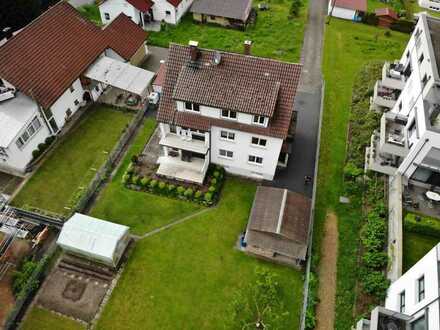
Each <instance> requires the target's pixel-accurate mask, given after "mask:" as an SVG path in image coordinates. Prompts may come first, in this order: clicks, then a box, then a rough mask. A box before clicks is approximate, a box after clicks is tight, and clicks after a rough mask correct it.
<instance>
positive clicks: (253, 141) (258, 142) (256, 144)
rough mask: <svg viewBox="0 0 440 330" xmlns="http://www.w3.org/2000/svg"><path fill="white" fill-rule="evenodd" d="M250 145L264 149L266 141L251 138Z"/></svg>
mask: <svg viewBox="0 0 440 330" xmlns="http://www.w3.org/2000/svg"><path fill="white" fill-rule="evenodd" d="M252 144H253V145H255V146H260V147H265V146H266V144H267V140H266V139H262V138H259V137H255V136H253V137H252Z"/></svg>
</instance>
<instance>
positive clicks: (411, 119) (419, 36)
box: [366, 14, 440, 189]
mask: <svg viewBox="0 0 440 330" xmlns="http://www.w3.org/2000/svg"><path fill="white" fill-rule="evenodd" d="M439 67H440V20H439V19H435V18H432V17H429V16H427V15H426V14H421V15H420V17H419V20H418V22H417V25H416V27H415V29H414V32H413V34H412V36H411V39H410V41H409V42H408V45H407V47H406V49H405V51H404V53H403V55H402V57H401V58H400V60H398V61H396V62H395V63H386V64H385V65H384V67H383V72H382V80H380V81H378V82H377V84H376V86H375V88H374V96H373V99H372V105H373V107H374V108H375V110H380V111H383V115H382V118H381V123H380V127H379V128H378V129H377V130H376V131H375V132H374V134H373V135H372V137H371V145H370V147H369V148H367V152H366V168H367V169H371V170H374V171H377V172H381V173H384V174H388V175H394V174H400V175H401V176H402V179H403V184H404V185H409V184H412V185H415V186H420V187H423V188H425V187H426V188H428V189H430V188H432V187H433V186H434V187H437V186H440V75H439Z"/></svg>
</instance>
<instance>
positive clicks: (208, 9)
mask: <svg viewBox="0 0 440 330" xmlns="http://www.w3.org/2000/svg"><path fill="white" fill-rule="evenodd" d="M251 8H252V0H223V1H218V0H195V1H194V3H193V5H192V6H191V12H193V13H197V14H205V15H213V16H221V17H227V18H233V19H239V20H242V21H246V20H247V18H248V16H249V13H250V10H251Z"/></svg>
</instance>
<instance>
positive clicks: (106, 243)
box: [57, 213, 130, 268]
mask: <svg viewBox="0 0 440 330" xmlns="http://www.w3.org/2000/svg"><path fill="white" fill-rule="evenodd" d="M129 242H130V233H129V228H128V227H127V226H123V225H120V224H117V223H113V222H109V221H104V220H101V219H97V218H92V217H90V216H88V215H84V214H81V213H75V214H74V215H73V216H72V217H71V218H70V219H69V220H67V221H66V222H65V223H64V224H63V228H62V229H61V232H60V235H59V237H58V239H57V245H58V246H60V247H61V248H62V249H63V250H64V251H65V252H67V253H69V254H72V255H76V256H79V257H81V258H84V259H87V260H91V261H94V262H97V263H101V264H104V265H107V266H110V267H113V268H116V267H117V266H118V264H119V262H120V260H121V257H122V255H123V254H124V252H125V250H126V249H127V246H128V244H129Z"/></svg>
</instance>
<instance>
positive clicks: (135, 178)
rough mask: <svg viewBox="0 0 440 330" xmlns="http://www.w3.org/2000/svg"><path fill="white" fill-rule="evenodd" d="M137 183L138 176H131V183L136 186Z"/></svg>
mask: <svg viewBox="0 0 440 330" xmlns="http://www.w3.org/2000/svg"><path fill="white" fill-rule="evenodd" d="M138 182H139V176H138V175H133V176H132V177H131V183H132V184H134V185H137V184H138Z"/></svg>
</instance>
